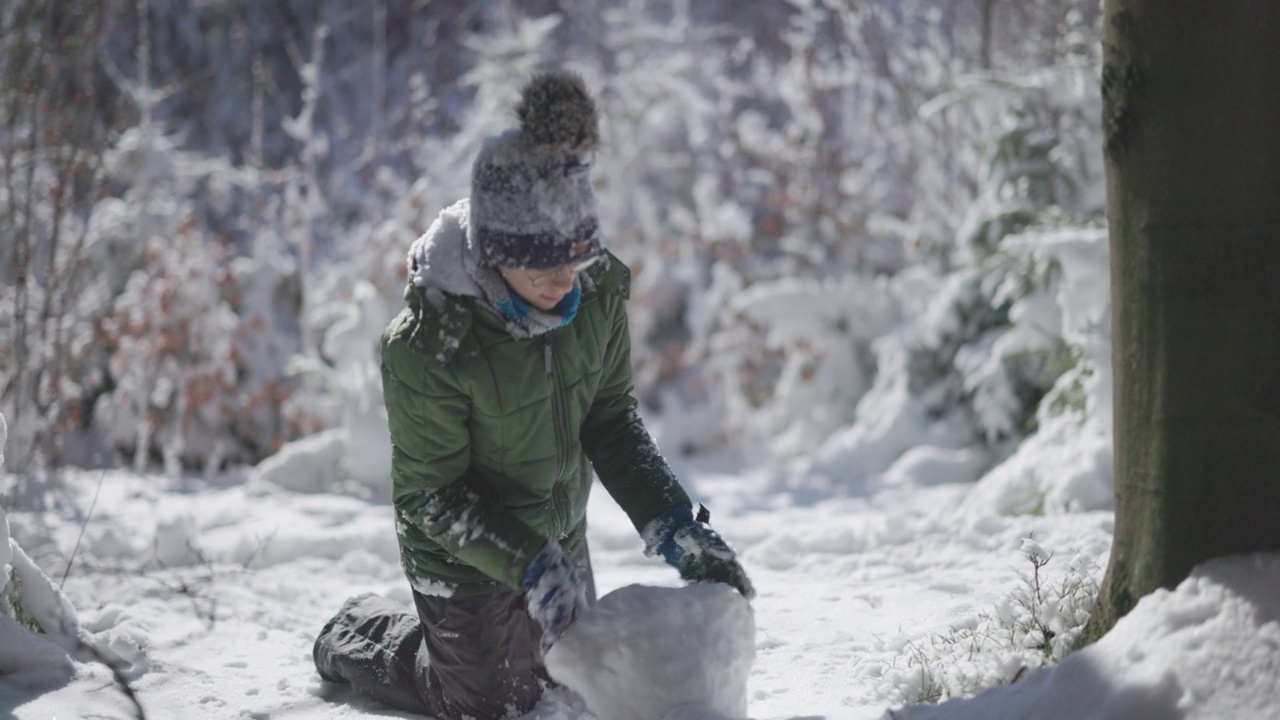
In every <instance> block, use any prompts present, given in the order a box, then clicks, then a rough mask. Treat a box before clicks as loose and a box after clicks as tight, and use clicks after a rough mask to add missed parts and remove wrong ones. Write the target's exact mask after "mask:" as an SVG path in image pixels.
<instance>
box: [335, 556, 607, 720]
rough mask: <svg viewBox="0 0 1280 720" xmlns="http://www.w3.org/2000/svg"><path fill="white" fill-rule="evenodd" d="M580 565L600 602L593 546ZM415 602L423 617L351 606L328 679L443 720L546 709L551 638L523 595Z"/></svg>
mask: <svg viewBox="0 0 1280 720" xmlns="http://www.w3.org/2000/svg"><path fill="white" fill-rule="evenodd" d="M573 560H574V564H575V565H576V566H577V567H578V573H579V577H581V578H582V581H583V583H585V585H586V587H587V597H588V598H589V599H590V600H591V601H592V602H595V587H594V581H593V578H592V574H591V561H590V558H589V557H588V555H587V548H586V543H583V544H582V546H581V548H580V549H579V550H578V551H577V552H575V553H573ZM413 603H414V606H415V609H416V613H415V612H413V611H411V610H410V609H409V608H407V607H406V606H405V605H403V604H401V603H397V602H394V601H391V600H388V599H387V598H384V597H381V596H378V595H373V594H368V595H361V596H358V597H353V598H351V599H350V600H347V602H346V603H344V604H343V606H342V609H341V610H339V611H338V614H337V615H335V616H334V617H333V619H331V620H330V621H329V622H328V623H326V624H325V626H324V628H323V629H322V630H321V631H320V636H319V637H318V638H316V642H315V647H314V648H313V651H312V653H313V657H314V658H315V663H316V670H317V671H319V673H320V677H322V678H324V679H325V680H328V681H330V682H345V683H350V684H351V686H352V687H354V688H355V689H357V690H359V691H361V692H363V693H365V694H367V695H369V696H371V697H373V698H375V699H377V700H379V701H381V702H383V703H385V704H387V705H390V706H392V707H394V708H397V709H399V710H407V711H409V712H414V713H419V714H422V715H430V716H433V717H435V718H439V719H440V720H455V719H460V718H463V717H467V718H476V720H499V719H501V718H509V717H516V716H519V715H523V714H525V713H527V712H529V710H531V709H532V708H533V706H534V705H535V704H536V703H537V702H538V699H539V698H540V697H541V696H542V689H543V686H544V684H545V683H546V682H547V681H548V680H549V678H548V677H547V674H546V668H545V667H544V666H543V664H542V653H541V650H540V649H539V643H540V641H541V639H542V631H541V629H540V628H539V627H538V624H537V623H535V622H534V621H533V618H532V617H530V616H529V612H528V609H527V607H526V605H525V599H524V595H523V594H521V593H515V592H502V593H496V594H493V595H479V596H474V597H462V598H446V597H434V596H428V595H423V594H421V593H419V592H417V591H416V590H415V591H413Z"/></svg>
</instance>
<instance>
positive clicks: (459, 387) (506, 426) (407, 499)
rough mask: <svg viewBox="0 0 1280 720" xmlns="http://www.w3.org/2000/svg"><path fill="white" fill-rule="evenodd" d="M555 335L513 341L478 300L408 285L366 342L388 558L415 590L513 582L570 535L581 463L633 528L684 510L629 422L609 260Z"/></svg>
mask: <svg viewBox="0 0 1280 720" xmlns="http://www.w3.org/2000/svg"><path fill="white" fill-rule="evenodd" d="M607 259H608V261H607V262H601V263H597V264H596V265H595V266H593V267H592V268H591V269H590V270H588V271H587V273H585V274H584V275H583V276H582V279H581V284H582V287H583V294H582V300H581V304H580V306H579V308H578V311H577V315H576V316H575V317H574V319H573V320H572V322H570V323H569V324H568V325H566V326H564V327H561V328H558V329H556V330H552V331H550V332H548V333H545V334H543V335H540V336H537V337H533V338H523V339H517V338H515V337H513V336H512V335H511V334H510V333H509V332H508V331H507V329H506V327H505V323H504V321H503V320H502V319H501V318H500V317H499V316H498V315H497V314H496V313H494V312H493V311H492V310H491V309H489V308H488V306H487V305H486V304H485V303H484V302H483V301H481V300H480V299H478V298H474V297H467V296H463V295H457V294H450V293H445V292H441V291H440V290H438V289H434V288H432V289H425V290H424V289H422V288H418V287H415V286H414V285H413V284H412V283H411V284H410V286H409V289H408V290H407V291H406V293H405V295H406V299H407V300H408V303H409V305H408V307H407V308H406V309H405V310H404V311H402V312H401V313H400V314H399V316H397V317H396V318H395V320H394V321H392V323H391V325H390V326H389V327H388V328H387V330H386V332H385V333H384V335H383V339H382V382H383V395H384V399H385V402H386V407H387V416H388V419H389V421H390V429H391V440H392V446H393V447H392V452H393V456H392V470H391V475H392V496H393V500H394V503H395V511H396V519H397V522H396V528H397V534H398V537H399V541H400V552H401V561H402V563H403V565H404V569H405V571H406V573H407V574H408V575H409V577H410V580H411V581H412V582H413V584H414V586H415V587H416V588H417V589H418V590H419V591H420V592H424V593H427V594H443V595H455V596H466V595H475V594H480V593H486V592H495V591H498V590H509V589H516V588H519V587H520V580H521V577H522V575H523V573H524V570H525V567H526V565H527V564H528V562H529V560H530V559H531V558H532V556H533V555H534V554H535V553H536V552H537V551H538V550H539V549H540V548H541V547H542V545H543V544H544V543H545V542H546V541H547V540H548V539H556V540H558V541H559V542H560V544H561V545H562V546H563V547H564V548H565V550H566V552H571V551H572V550H573V549H575V548H577V547H578V545H579V544H580V543H582V542H583V540H584V536H585V534H586V507H587V495H588V493H589V492H590V490H591V485H592V468H594V470H595V472H596V474H597V475H598V476H599V478H600V481H601V484H603V485H604V487H605V488H606V490H608V492H609V494H610V495H611V496H612V497H613V498H614V500H615V501H617V503H618V504H619V505H620V506H621V507H622V509H623V510H624V511H625V512H626V513H627V515H628V516H629V517H630V519H631V522H632V523H633V524H634V525H635V526H636V528H637V530H639V529H641V528H643V527H644V525H645V524H646V523H648V522H649V521H650V520H651V519H653V518H654V517H656V516H657V515H658V514H660V513H661V512H662V511H663V510H665V509H667V508H669V507H671V506H673V505H677V504H683V505H689V504H690V501H689V497H688V495H687V494H685V492H684V490H683V489H682V488H681V487H680V484H679V482H678V481H677V480H676V478H675V476H674V475H673V474H672V472H671V470H670V468H669V467H668V465H667V463H666V461H665V460H663V458H662V456H661V455H660V454H659V452H658V449H657V447H656V446H655V445H654V443H653V441H652V440H651V439H650V436H649V434H648V432H647V431H646V430H645V428H644V425H643V424H642V422H641V420H640V417H639V416H638V415H637V413H636V400H635V397H634V395H633V392H632V390H633V385H632V377H631V366H630V363H631V350H630V346H631V343H630V337H629V330H628V327H627V315H626V299H627V293H628V291H629V284H630V272H629V270H628V269H627V268H626V266H624V265H623V264H622V262H620V261H619V260H618V259H617V258H615V257H612V256H608V258H607Z"/></svg>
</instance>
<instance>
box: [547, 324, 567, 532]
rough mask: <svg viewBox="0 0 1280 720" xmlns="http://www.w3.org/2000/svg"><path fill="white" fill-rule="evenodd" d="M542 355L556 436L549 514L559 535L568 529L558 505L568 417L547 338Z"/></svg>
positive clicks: (565, 451)
mask: <svg viewBox="0 0 1280 720" xmlns="http://www.w3.org/2000/svg"><path fill="white" fill-rule="evenodd" d="M542 357H543V360H545V362H546V367H547V380H548V383H549V384H550V386H551V422H552V429H553V430H554V433H555V436H556V476H555V478H554V480H553V482H552V485H551V515H552V519H553V521H554V523H555V524H554V528H553V529H554V531H555V533H556V534H557V535H559V534H563V533H564V532H565V531H566V530H568V528H566V527H565V524H566V523H565V509H564V508H562V507H560V502H559V498H560V492H559V489H560V483H561V482H563V481H564V473H565V469H566V468H567V467H568V464H569V428H568V424H569V418H568V416H567V412H566V409H565V404H566V400H565V397H564V386H563V384H562V383H561V382H560V374H559V373H558V372H556V364H555V359H554V358H553V357H552V354H551V340H549V339H547V340H543V343H542Z"/></svg>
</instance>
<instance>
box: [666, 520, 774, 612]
mask: <svg viewBox="0 0 1280 720" xmlns="http://www.w3.org/2000/svg"><path fill="white" fill-rule="evenodd" d="M641 535H642V536H643V537H644V541H645V551H644V553H645V555H650V556H652V555H661V556H662V558H663V559H664V560H666V561H667V564H668V565H670V566H671V567H673V568H675V569H677V570H679V571H680V577H681V578H683V579H684V580H685V581H686V582H691V583H693V582H721V583H725V584H727V585H732V586H733V587H735V588H737V590H738V592H740V593H742V596H743V597H745V598H746V599H748V600H751V599H752V598H754V597H755V596H756V591H755V588H753V587H752V586H751V580H750V579H748V578H747V572H746V571H745V570H743V569H742V565H740V564H738V556H737V555H736V554H735V553H734V552H733V549H732V548H730V547H729V545H728V544H727V543H725V541H724V539H723V538H721V537H720V535H719V533H717V532H716V531H715V530H712V529H711V527H710V526H708V525H706V524H705V523H702V522H698V521H697V520H694V519H693V508H691V507H688V506H685V505H677V506H675V507H673V508H670V509H669V510H667V511H666V512H664V513H662V514H661V515H659V516H658V517H656V518H654V519H653V520H650V521H649V524H647V525H645V527H644V531H643V532H642V533H641Z"/></svg>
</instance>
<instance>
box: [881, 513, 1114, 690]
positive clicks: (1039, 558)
mask: <svg viewBox="0 0 1280 720" xmlns="http://www.w3.org/2000/svg"><path fill="white" fill-rule="evenodd" d="M1021 552H1022V556H1023V557H1024V558H1025V559H1026V561H1027V562H1028V563H1030V565H1031V568H1030V570H1028V571H1025V572H1023V573H1021V575H1020V578H1019V583H1018V585H1017V586H1016V587H1014V588H1012V589H1011V590H1010V591H1009V593H1008V594H1007V595H1006V596H1005V597H1004V598H1003V599H1002V600H1001V601H1000V603H999V604H998V605H997V606H996V608H995V609H994V610H993V611H990V612H983V613H980V614H979V615H977V616H976V617H974V618H972V619H971V620H970V621H968V622H966V623H964V624H962V625H958V626H956V627H953V628H952V629H951V630H950V631H949V632H947V633H945V634H941V635H935V636H932V637H928V638H923V639H917V640H911V641H907V642H906V643H905V644H904V652H903V654H902V655H901V656H900V657H899V658H898V659H896V660H894V661H893V662H892V663H890V664H889V665H888V666H887V667H885V668H884V669H883V670H882V677H883V678H884V681H885V683H886V685H885V690H884V697H885V699H887V700H890V701H892V702H898V703H904V704H917V703H937V702H941V701H943V700H946V699H948V698H954V697H964V696H969V695H973V694H975V693H977V692H978V691H980V690H983V689H986V688H988V687H992V686H994V685H1002V684H1007V683H1011V682H1015V681H1016V680H1017V679H1018V678H1019V677H1021V676H1022V675H1023V674H1024V673H1025V672H1026V671H1028V670H1031V669H1035V668H1039V667H1044V666H1046V665H1052V664H1056V663H1058V662H1059V661H1061V660H1062V658H1064V657H1066V655H1067V654H1068V653H1070V652H1071V651H1072V650H1073V649H1074V646H1075V641H1076V639H1077V638H1078V637H1079V636H1080V632H1081V630H1083V629H1084V625H1085V623H1086V622H1087V621H1088V619H1089V612H1090V611H1091V610H1092V609H1093V604H1094V600H1095V599H1096V597H1097V593H1098V580H1097V574H1098V567H1097V565H1096V564H1095V563H1094V562H1093V560H1092V559H1090V558H1088V557H1086V556H1084V555H1077V556H1075V557H1074V558H1073V559H1072V560H1071V561H1070V563H1068V565H1067V567H1066V568H1064V569H1063V570H1061V571H1060V572H1052V571H1050V570H1049V565H1050V562H1051V561H1052V560H1053V557H1054V555H1053V553H1052V552H1049V551H1047V550H1045V548H1044V547H1043V546H1041V545H1040V543H1038V542H1036V541H1035V540H1034V539H1032V538H1025V539H1024V540H1023V543H1022V548H1021Z"/></svg>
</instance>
